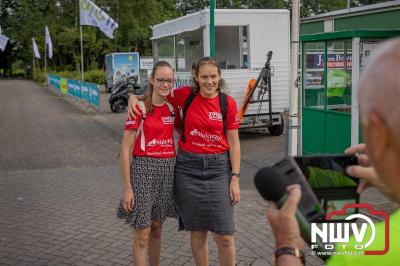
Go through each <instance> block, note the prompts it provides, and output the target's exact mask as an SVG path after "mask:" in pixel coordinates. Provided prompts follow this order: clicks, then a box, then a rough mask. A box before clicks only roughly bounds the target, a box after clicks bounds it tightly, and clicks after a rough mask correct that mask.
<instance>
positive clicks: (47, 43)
mask: <svg viewBox="0 0 400 266" xmlns="http://www.w3.org/2000/svg"><path fill="white" fill-rule="evenodd" d="M45 31H46V45H47V47H48V49H49V50H48V51H49V58H52V57H53V43H52V42H51V37H50V32H49V29H48V28H47V26H46V27H45Z"/></svg>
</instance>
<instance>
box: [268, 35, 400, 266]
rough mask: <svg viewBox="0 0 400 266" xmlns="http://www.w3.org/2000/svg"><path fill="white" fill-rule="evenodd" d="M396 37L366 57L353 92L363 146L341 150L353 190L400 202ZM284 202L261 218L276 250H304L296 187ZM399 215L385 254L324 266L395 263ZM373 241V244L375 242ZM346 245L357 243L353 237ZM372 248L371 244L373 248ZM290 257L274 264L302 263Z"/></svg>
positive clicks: (380, 233) (342, 258)
mask: <svg viewBox="0 0 400 266" xmlns="http://www.w3.org/2000/svg"><path fill="white" fill-rule="evenodd" d="M399 74H400V39H396V40H391V41H388V42H387V43H386V44H385V45H384V46H383V47H382V49H381V50H380V51H378V52H377V53H376V54H375V56H374V57H373V58H372V59H371V61H370V62H369V64H368V65H367V67H366V68H365V70H364V72H363V73H362V76H361V79H360V84H359V88H358V97H359V102H360V116H361V121H362V129H363V139H364V142H365V144H359V145H355V146H353V147H350V148H349V149H347V150H346V153H347V154H356V153H357V154H358V161H359V165H358V166H351V167H349V168H348V169H347V173H348V174H349V175H351V176H355V177H358V178H360V179H361V182H360V184H359V186H358V188H357V192H358V193H361V192H362V191H364V190H365V188H367V187H368V186H374V187H376V188H378V189H379V190H380V191H381V192H382V193H383V194H384V195H385V196H386V197H388V198H389V199H391V200H393V201H394V202H396V203H400V75H399ZM287 191H288V194H289V196H288V199H287V201H286V202H285V204H284V205H283V206H282V208H281V209H278V208H277V206H276V205H275V204H274V203H270V204H269V207H268V210H267V213H266V217H267V219H268V220H269V222H270V223H271V227H272V230H273V234H274V237H275V239H276V247H277V249H280V248H282V247H289V248H292V249H299V250H303V249H304V247H305V244H304V241H303V239H302V238H301V236H300V230H299V226H298V223H297V221H296V218H295V211H296V208H297V205H298V203H299V201H300V198H301V190H300V187H299V186H298V185H292V186H290V187H288V188H287ZM384 226H385V225H384V223H383V222H380V223H376V224H375V228H376V238H375V239H377V238H380V239H383V238H384V231H385V228H384ZM399 236H400V211H399V210H397V211H396V212H394V213H393V214H392V215H391V216H390V222H389V250H388V252H387V253H386V254H384V255H358V256H351V255H333V256H331V257H330V258H329V259H328V260H327V261H326V263H327V265H380V266H381V265H397V264H398V263H399V262H400V243H399V239H400V238H399ZM374 242H375V241H374ZM348 244H349V246H351V245H354V244H357V242H356V240H355V238H354V236H352V237H351V238H350V242H349V243H348ZM373 245H374V244H372V246H373ZM301 264H302V261H301V260H300V258H299V257H296V256H295V255H290V254H285V255H281V256H279V257H277V258H276V265H301Z"/></svg>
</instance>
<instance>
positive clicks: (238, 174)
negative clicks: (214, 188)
mask: <svg viewBox="0 0 400 266" xmlns="http://www.w3.org/2000/svg"><path fill="white" fill-rule="evenodd" d="M232 176H236V177H237V178H239V177H240V173H239V172H232V173H231V177H232Z"/></svg>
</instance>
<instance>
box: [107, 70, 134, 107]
mask: <svg viewBox="0 0 400 266" xmlns="http://www.w3.org/2000/svg"><path fill="white" fill-rule="evenodd" d="M137 81H138V78H137V75H130V76H125V75H123V76H122V79H121V81H120V82H118V83H117V84H116V85H115V87H114V89H113V90H112V92H111V95H110V99H109V100H108V102H109V103H110V108H111V111H113V112H115V113H122V112H124V111H125V109H126V106H127V105H128V99H129V95H128V91H133V92H134V93H135V91H137V90H140V89H141V87H140V85H139V84H138V83H137Z"/></svg>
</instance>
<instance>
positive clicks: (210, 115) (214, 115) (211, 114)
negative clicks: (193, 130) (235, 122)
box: [208, 112, 222, 121]
mask: <svg viewBox="0 0 400 266" xmlns="http://www.w3.org/2000/svg"><path fill="white" fill-rule="evenodd" d="M208 119H210V120H214V121H222V114H221V113H218V112H208Z"/></svg>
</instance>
